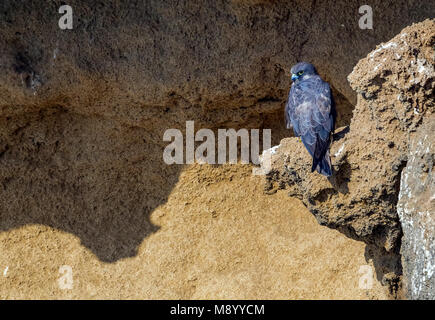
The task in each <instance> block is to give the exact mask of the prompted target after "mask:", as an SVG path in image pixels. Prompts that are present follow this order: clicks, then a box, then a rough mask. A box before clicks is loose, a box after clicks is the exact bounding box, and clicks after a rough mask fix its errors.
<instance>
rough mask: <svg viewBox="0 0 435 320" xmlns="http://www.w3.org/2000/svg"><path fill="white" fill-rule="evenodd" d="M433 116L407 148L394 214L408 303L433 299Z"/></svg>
mask: <svg viewBox="0 0 435 320" xmlns="http://www.w3.org/2000/svg"><path fill="white" fill-rule="evenodd" d="M434 132H435V115H432V116H431V117H429V118H427V119H425V123H424V124H423V125H422V126H421V127H420V128H419V129H418V130H417V132H416V134H415V136H414V137H412V138H411V139H412V140H411V141H410V144H409V153H408V163H407V165H406V167H405V168H404V169H403V171H402V179H401V183H400V193H399V202H398V203H397V213H398V214H399V218H400V223H401V225H402V230H403V238H402V247H401V254H402V265H403V274H404V287H405V292H406V295H407V297H408V298H409V299H419V300H422V299H430V300H434V299H435V172H434V162H435V150H434V147H435V136H434V134H433V133H434Z"/></svg>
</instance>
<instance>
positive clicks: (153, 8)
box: [0, 0, 435, 298]
mask: <svg viewBox="0 0 435 320" xmlns="http://www.w3.org/2000/svg"><path fill="white" fill-rule="evenodd" d="M61 4H63V1H58V0H56V1H50V2H44V5H41V2H40V1H37V0H29V1H26V2H25V3H24V2H22V1H21V2H20V1H11V0H3V1H1V2H0V122H1V125H0V203H1V205H2V207H1V210H0V231H1V233H0V235H1V236H3V237H4V238H3V240H4V241H2V242H1V244H2V246H3V247H2V248H1V250H0V252H5V258H6V259H5V260H4V261H2V263H4V264H8V263H10V261H14V263H15V265H16V266H22V262H21V261H22V260H20V254H22V256H24V257H26V255H27V254H28V255H32V254H34V255H35V256H32V258H31V259H29V260H30V261H32V264H30V265H29V266H26V268H28V269H27V271H26V268H24V267H23V268H22V269H21V270H20V271H21V272H22V274H26V276H27V277H28V278H26V281H27V282H26V283H27V284H28V287H27V288H28V290H29V291H26V294H25V293H22V292H20V284H22V283H23V281H24V280H22V278H20V276H19V273H16V274H13V273H11V276H12V275H14V277H15V278H14V281H13V282H11V283H9V284H11V286H8V283H6V284H5V282H0V285H5V286H6V289H5V292H6V293H7V294H9V293H10V291H8V289H9V290H10V288H14V289H13V290H16V291H15V292H14V293H12V294H10V295H9V296H10V297H23V296H25V297H31V292H32V288H33V289H35V288H39V287H40V286H41V284H44V285H46V286H47V287H44V288H45V291H43V292H42V293H41V292H40V295H39V296H44V297H46V296H49V295H50V293H51V292H53V291H50V290H52V287H51V286H52V285H53V284H52V282H47V281H46V280H47V278H38V279H36V278H33V279H32V276H34V275H35V274H36V273H37V272H39V271H40V270H51V271H53V270H54V273H49V276H50V277H55V274H56V273H57V271H58V270H57V265H58V263H71V264H74V263H75V264H76V265H79V266H80V267H81V269H80V270H81V271H82V272H81V274H82V275H85V274H86V272H87V271H88V270H94V271H95V270H97V271H95V274H93V275H94V276H95V277H93V276H92V275H90V276H89V277H90V279H89V280H90V282H91V283H92V284H89V287H85V284H83V286H84V287H82V289H83V291H81V292H82V293H83V292H84V293H86V294H88V295H86V296H93V295H94V292H95V291H96V290H98V288H104V284H101V282H103V281H108V280H110V279H111V276H112V275H113V274H115V273H117V272H118V273H122V270H123V266H122V263H123V262H124V260H125V259H134V258H135V257H137V255H138V254H139V252H140V248H141V245H142V244H143V243H144V239H150V238H152V237H153V235H155V236H157V232H158V231H159V230H160V229H159V226H160V225H158V224H156V223H154V222H153V221H152V219H151V218H150V217H151V214H152V213H153V212H155V211H156V210H158V208H160V206H162V205H164V204H165V203H166V202H167V201H168V199H169V197H170V195H171V192H172V190H173V189H174V188H175V186H176V185H177V182H178V179H179V175H180V173H181V172H182V170H183V168H182V167H180V166H167V165H165V164H164V163H163V161H162V159H161V155H162V152H163V148H164V144H163V143H162V136H163V132H164V130H166V129H168V128H184V126H185V121H186V120H195V125H197V126H198V128H199V127H204V126H206V127H209V128H225V127H234V128H239V127H245V128H272V129H273V134H274V136H273V139H274V140H275V141H276V139H277V138H280V137H282V136H284V134H288V132H286V131H284V130H283V129H280V128H284V126H283V124H282V123H283V122H282V121H283V120H282V108H283V105H284V102H285V100H286V98H287V92H288V88H289V85H290V80H289V74H288V70H289V68H290V66H291V65H292V64H293V63H295V62H296V61H297V60H299V59H303V60H308V61H311V62H313V63H314V64H315V65H316V66H317V67H318V69H319V72H320V73H321V74H322V76H323V77H324V78H325V79H326V80H328V81H329V82H330V83H331V84H332V85H333V87H334V93H335V94H336V97H337V100H338V101H339V112H340V115H341V118H340V124H342V125H344V124H347V123H349V121H350V114H351V110H352V108H353V106H352V102H354V101H355V94H354V92H353V91H352V90H351V88H350V87H349V85H348V83H347V81H346V76H347V74H348V73H349V72H350V71H351V69H352V67H353V66H354V65H355V63H356V62H357V61H358V60H359V59H360V58H361V56H363V55H364V54H365V53H366V52H368V51H369V50H370V49H371V48H372V47H374V46H375V45H376V44H377V43H379V42H381V41H386V40H387V39H389V38H390V37H392V36H393V35H394V34H396V33H397V32H399V31H400V29H402V28H403V27H404V26H406V25H409V24H411V23H412V22H414V21H422V20H424V19H425V18H427V17H431V16H433V15H434V12H435V3H433V2H430V1H427V2H421V1H413V0H406V1H395V2H394V4H393V5H392V4H391V3H388V2H386V1H382V0H378V1H373V2H372V6H373V9H374V19H375V21H374V27H375V29H374V30H361V29H359V27H358V20H359V18H360V14H358V7H359V6H360V5H361V4H360V3H359V2H357V1H354V2H349V1H305V0H298V1H292V2H285V3H284V2H279V1H262V0H258V1H256V0H252V1H244V0H233V1H221V0H219V1H157V0H155V1H154V0H153V1H103V0H95V1H78V0H71V1H68V4H69V5H71V6H72V7H73V10H74V11H73V12H74V28H73V30H60V29H59V28H58V19H59V17H60V14H59V13H58V8H59V7H60V5H61ZM176 210H179V209H178V207H177V209H176ZM177 213H179V212H178V211H177ZM248 220H249V219H248ZM174 223H180V224H181V223H184V224H185V225H188V226H190V224H189V223H190V221H189V220H188V219H185V220H180V222H177V221H176V222H174ZM29 225H30V227H29ZM35 225H36V226H35ZM195 226H196V225H195ZM230 226H231V224H228V225H226V229H225V230H227V229H228V230H230V231H231V230H232V229H231V228H230ZM27 228H30V229H31V232H29V233H27V232H25V231H23V230H29V229H27ZM180 228H181V229H180V230H181V231H180V235H184V234H185V233H183V232H184V231H186V230H185V229H183V228H182V226H181V227H180ZM186 228H187V227H186ZM53 230H54V231H53ZM59 230H60V231H59ZM189 230H191V229H189ZM61 231H65V232H67V235H63V233H61ZM15 232H16V233H15ZM204 232H206V231H204ZM207 232H208V231H207ZM210 232H211V235H215V234H214V233H213V231H210ZM52 234H54V236H53V235H52ZM59 234H61V235H59ZM224 235H225V236H226V237H228V238H223V240H222V242H225V241H226V242H225V243H228V245H231V244H232V241H230V240H232V238H231V237H232V234H231V233H228V234H227V233H225V234H224ZM68 237H69V238H68ZM74 237H78V239H79V240H80V243H81V245H83V246H84V248H82V247H80V246H79V245H77V244H72V245H71V246H72V247H73V248H74V250H76V251H75V252H77V251H80V250H82V251H84V252H85V254H83V255H81V254H77V255H71V256H72V257H78V258H77V260H74V261H64V260H68V257H69V255H68V254H67V253H69V252H67V253H64V252H63V251H65V248H68V249H70V248H72V247H69V246H68V245H69V244H70V243H69V240H71V239H76V238H74ZM159 237H161V239H162V240H161V241H165V240H167V239H172V238H171V233H169V234H165V235H164V236H161V235H159ZM182 238H183V237H182V236H180V239H182ZM62 239H63V240H62ZM65 239H66V240H65ZM78 239H76V242H78V241H79V240H78ZM152 239H154V238H152ZM189 239H191V240H192V241H193V239H192V238H189ZM58 240H59V243H61V245H60V244H58V242H57V241H58ZM274 241H275V238H274ZM331 241H332V240H331ZM183 243H184V244H185V246H179V245H178V244H176V243H173V242H171V243H170V245H172V247H171V249H172V251H170V250H167V249H168V247H165V246H162V247H159V248H161V251H159V250H152V249H149V248H148V249H147V248H146V247H147V246H148V243H147V242H145V243H144V244H143V246H144V247H145V249H144V251H142V252H145V253H146V254H145V258H143V257H142V256H141V257H140V259H139V260H135V261H139V262H135V263H137V264H135V265H134V266H133V267H132V268H131V269H129V270H130V271H131V273H132V274H133V275H130V274H129V275H128V276H126V277H125V278H122V279H120V278H116V279H120V280H123V281H126V282H125V284H124V285H125V286H127V287H128V286H130V285H131V286H133V287H134V286H135V285H137V286H138V287H134V288H133V289H135V290H136V289H137V290H139V289H140V288H142V287H143V288H146V289H144V291H145V293H144V294H143V296H144V297H188V296H189V295H188V293H186V292H184V291H183V290H185V289H186V288H187V286H177V283H179V282H177V281H178V280H180V278H177V277H175V278H174V279H172V280H171V279H170V278H165V279H160V280H162V281H163V283H164V284H166V286H165V285H162V286H159V287H158V289H156V290H155V291H153V290H154V289H153V288H154V287H155V286H153V282H154V281H153V280H152V279H153V277H154V276H155V275H160V273H159V270H160V269H163V270H164V272H163V274H164V275H172V273H171V272H172V271H173V270H174V269H177V270H178V271H179V272H180V274H181V273H182V272H183V271H180V270H183V269H182V268H180V265H178V264H172V263H170V261H169V262H168V260H170V259H172V256H169V255H165V254H166V253H167V252H171V254H173V255H178V256H179V257H181V258H180V259H178V260H176V261H177V262H178V263H180V264H181V265H182V266H183V263H185V261H187V260H189V259H191V257H192V256H195V255H197V254H198V253H197V252H195V251H194V250H193V247H190V246H189V245H191V243H190V242H183ZM32 244H33V245H32ZM302 245H305V244H302ZM151 246H152V245H151ZM156 247H158V245H157V244H156ZM186 247H187V248H189V249H191V251H188V252H189V253H191V254H192V255H191V256H189V255H184V253H183V252H184V250H186ZM201 248H202V250H200V252H206V250H207V249H208V248H207V246H206V245H204V246H203V247H201ZM241 248H242V249H241V250H242V251H243V248H244V247H243V243H241ZM218 249H219V250H220V249H221V247H218ZM257 249H258V248H257V247H255V248H254V249H251V251H252V252H257V251H256V250H257ZM8 250H9V251H8ZM87 250H89V252H88V251H87ZM147 250H148V251H147ZM219 250H216V252H219ZM82 251H80V252H82ZM220 251H222V250H220ZM48 252H51V253H52V254H49V253H48ZM265 252H266V251H265ZM38 255H41V256H44V255H48V256H49V257H51V258H52V260H53V261H54V260H55V261H56V266H54V265H53V264H50V261H49V260H44V263H45V264H44V263H41V262H40V261H41V260H40V257H39V256H38ZM93 255H94V256H95V257H96V259H90V258H89V257H90V256H93ZM156 256H158V257H159V258H161V260H158V263H156V264H150V265H149V266H150V270H149V272H148V270H146V271H143V270H142V269H141V272H143V273H142V275H143V282H140V285H143V284H144V283H145V284H146V285H147V286H145V285H144V286H142V287H141V286H140V285H139V284H133V283H134V280H135V279H136V277H135V274H134V272H135V270H137V269H138V266H143V265H144V264H145V263H144V261H145V262H147V261H148V260H152V259H153V258H155V257H156ZM231 257H232V256H230V255H229V256H228V259H230V258H231ZM14 259H15V260H14ZM141 259H142V260H141ZM165 259H166V260H165ZM351 260H352V259H347V260H346V261H351ZM264 261H267V262H269V260H267V259H266V260H263V262H264ZM277 261H281V260H277ZM304 261H305V260H304ZM306 261H313V259H307V260H306ZM118 262H119V263H120V264H121V265H120V266H119V265H118V264H117V263H118ZM109 263H113V265H112V264H110V265H109ZM94 265H98V266H101V265H103V266H104V267H102V268H95V269H93V268H92V266H94ZM252 265H253V266H256V264H252ZM201 266H202V265H201V264H199V268H201ZM298 267H301V266H298ZM342 267H343V266H341V265H340V267H337V270H336V271H335V272H336V273H339V272H340V271H339V270H338V269H339V268H342ZM277 268H279V266H277ZM301 268H302V267H301ZM107 270H109V271H107ZM156 270H157V271H156ZM226 270H228V269H226ZM11 272H12V266H11ZM228 272H230V271H228ZM319 272H321V270H319ZM312 274H313V275H314V274H315V272H314V271H313V273H312ZM218 275H219V274H218ZM220 276H221V279H223V281H222V282H224V281H225V280H226V279H235V278H234V277H233V278H231V277H227V278H226V277H224V276H222V274H220ZM180 277H181V276H180ZM243 277H244V276H243V274H242V276H241V278H242V280H243V279H245V278H243ZM50 279H51V278H50ZM150 279H151V280H150ZM183 279H184V278H183ZM325 279H327V277H325ZM186 281H187V280H186ZM210 281H211V280H210ZM235 281H236V280H235ZM313 281H314V282H315V281H316V280H313ZM324 281H326V280H324ZM283 282H284V281H283ZM219 283H220V282H219ZM277 283H279V281H278V282H277ZM116 284H118V285H119V282H118V283H116ZM210 286H211V287H213V286H212V285H210ZM267 286H268V283H267V281H264V282H263V284H262V285H261V286H260V289H258V290H257V291H254V293H257V292H260V293H261V292H263V290H262V289H264V288H265V287H267ZM3 288H5V287H3ZM95 288H97V289H95ZM113 288H114V287H110V291H107V292H105V295H104V296H105V297H110V293H111V292H112V294H113ZM168 288H171V289H168ZM35 290H37V289H35ZM119 290H121V291H122V290H124V291H123V292H127V291H128V288H121V289H119ZM228 290H230V288H228ZM283 290H285V288H284V289H283ZM313 290H314V289H313ZM144 291H138V292H141V293H142V292H144ZM174 292H175V294H174ZM180 292H181V293H180ZM268 292H273V290H271V291H268ZM276 292H278V291H276ZM182 293H185V294H182ZM71 295H72V296H74V297H80V295H79V294H78V293H77V294H76V292H73V293H72V294H71ZM271 295H272V294H271ZM66 296H68V295H67V294H66ZM123 296H124V297H125V296H127V294H126V295H123ZM198 296H199V295H198ZM202 296H204V295H202ZM210 296H212V295H210ZM319 296H320V294H319ZM331 296H334V295H331ZM112 297H113V295H112ZM136 297H137V296H136ZM249 297H254V298H255V297H261V295H260V294H258V295H255V294H251V295H249ZM342 297H345V295H342Z"/></svg>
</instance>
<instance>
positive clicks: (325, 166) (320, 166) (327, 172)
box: [311, 150, 332, 177]
mask: <svg viewBox="0 0 435 320" xmlns="http://www.w3.org/2000/svg"><path fill="white" fill-rule="evenodd" d="M314 170H316V171H317V172H318V173H320V174H323V175H324V176H326V177H330V176H332V165H331V158H330V156H329V150H328V151H326V153H325V155H324V156H323V158H322V160H320V161H315V160H314V159H313V166H312V167H311V172H313V171H314Z"/></svg>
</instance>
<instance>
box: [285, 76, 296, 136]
mask: <svg viewBox="0 0 435 320" xmlns="http://www.w3.org/2000/svg"><path fill="white" fill-rule="evenodd" d="M296 91H298V90H297V89H296V86H295V85H292V86H291V88H290V92H289V95H288V99H287V104H286V106H285V112H284V113H285V124H286V127H287V129H290V128H293V132H294V134H295V136H296V137H299V136H300V134H299V125H298V119H297V118H296V114H295V108H296V106H297V105H298V99H297V97H298V92H296Z"/></svg>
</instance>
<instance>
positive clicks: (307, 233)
mask: <svg viewBox="0 0 435 320" xmlns="http://www.w3.org/2000/svg"><path fill="white" fill-rule="evenodd" d="M261 182H262V178H261V177H259V176H253V175H252V174H251V167H250V166H247V165H233V166H231V165H226V166H224V167H222V166H218V167H212V166H209V165H195V166H191V167H188V168H186V169H185V170H183V171H182V173H181V175H180V179H179V181H178V183H177V184H176V186H175V188H174V189H173V190H172V191H171V193H170V195H169V197H168V200H167V202H166V203H164V204H162V205H161V206H159V207H158V208H156V209H155V210H154V211H153V213H152V214H151V216H150V221H151V223H153V225H155V228H156V231H155V232H154V233H152V234H150V235H149V236H148V237H146V238H144V239H143V240H142V241H141V242H140V243H138V248H137V253H136V254H135V255H134V256H132V257H126V258H124V259H118V260H117V261H116V262H111V263H108V262H104V261H101V259H100V257H99V256H98V255H97V253H98V252H93V250H90V249H89V248H88V245H87V244H85V243H83V237H82V236H81V235H80V234H79V233H78V232H77V231H76V232H72V231H68V232H65V231H62V230H60V229H59V228H52V227H49V226H47V225H46V224H38V223H28V224H25V225H22V226H21V227H17V228H13V229H10V230H9V231H7V232H2V233H0V244H1V250H0V298H2V299H24V298H26V299H36V298H42V299H61V298H63V299H64V298H66V299H77V298H82V299H83V298H90V299H101V298H103V299H107V298H111V299H112V298H116V299H168V298H171V299H205V298H208V299H228V298H233V299H258V298H262V299H324V298H325V299H330V298H336V299H352V298H354V299H389V298H391V297H390V296H389V293H388V291H387V289H386V288H385V287H384V286H382V285H381V283H380V282H379V281H378V280H377V279H376V274H375V270H374V267H373V261H371V260H370V259H369V258H368V257H366V248H365V245H364V244H363V243H362V242H358V241H355V240H352V239H349V238H347V237H345V236H344V235H342V234H340V233H339V232H337V231H333V230H330V229H328V228H325V227H321V226H319V225H318V224H317V222H316V221H315V219H314V218H313V217H312V216H311V215H310V214H309V212H308V211H307V209H306V208H305V207H304V206H303V204H302V203H301V202H300V201H298V200H296V199H291V198H289V197H288V196H287V194H286V193H285V192H284V191H280V192H278V193H276V194H275V195H273V196H269V195H266V194H263V187H262V183H261ZM131 216H132V214H130V215H127V216H126V215H124V219H127V220H128V219H129V218H130V217H131ZM135 224H136V225H139V224H145V225H146V224H147V222H146V220H145V217H143V218H142V220H137V221H135ZM82 228H84V229H86V226H85V225H83V226H82ZM135 228H138V226H134V225H133V224H131V225H130V226H129V229H128V230H126V231H125V232H127V231H130V232H131V233H133V232H134V231H135ZM93 237H94V238H95V239H98V238H100V237H104V235H101V234H98V233H95V234H94V235H93ZM111 245H112V243H110V242H109V243H107V244H105V246H107V247H110V246H111ZM23 257H25V258H23ZM63 265H69V266H71V268H72V272H73V288H72V289H70V290H68V289H66V290H61V289H60V288H59V283H58V281H59V279H60V278H61V277H62V275H63V274H61V273H59V268H60V267H61V266H63ZM6 266H8V267H9V268H8V272H7V276H3V271H4V269H5V268H6ZM360 269H361V270H360ZM364 275H369V276H370V275H372V276H371V277H370V279H372V288H371V289H366V287H364V286H365V285H366V284H365V283H364V282H363V286H362V287H361V288H360V281H361V280H360V279H361V277H363V276H364ZM367 283H368V282H367Z"/></svg>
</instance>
